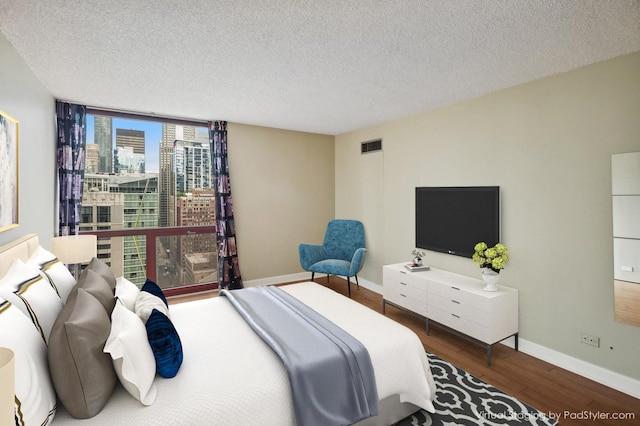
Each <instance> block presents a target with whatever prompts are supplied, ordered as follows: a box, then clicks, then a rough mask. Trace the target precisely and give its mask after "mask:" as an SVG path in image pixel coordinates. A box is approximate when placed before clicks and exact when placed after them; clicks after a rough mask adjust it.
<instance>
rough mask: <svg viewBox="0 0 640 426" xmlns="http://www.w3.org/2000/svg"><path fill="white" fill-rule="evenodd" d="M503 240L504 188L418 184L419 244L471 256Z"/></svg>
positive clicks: (417, 241)
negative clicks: (477, 246)
mask: <svg viewBox="0 0 640 426" xmlns="http://www.w3.org/2000/svg"><path fill="white" fill-rule="evenodd" d="M480 241H484V242H485V243H487V244H488V245H489V246H490V247H491V246H493V245H495V244H497V243H498V242H500V187H499V186H469V187H417V188H416V247H417V248H421V249H425V250H432V251H438V252H442V253H449V254H453V255H456V256H463V257H471V256H472V255H473V247H474V246H475V244H476V243H478V242H480Z"/></svg>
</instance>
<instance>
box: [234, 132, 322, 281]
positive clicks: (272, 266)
mask: <svg viewBox="0 0 640 426" xmlns="http://www.w3.org/2000/svg"><path fill="white" fill-rule="evenodd" d="M228 137H229V170H230V173H231V191H232V195H233V205H234V216H235V219H236V226H237V228H238V231H237V232H238V234H237V238H238V255H239V259H240V272H241V274H242V278H243V280H245V281H247V280H255V279H260V278H267V277H276V276H280V275H288V274H292V273H296V272H302V268H301V266H300V262H299V259H298V244H300V243H302V242H309V243H318V244H320V243H322V239H323V237H324V231H325V228H326V225H327V222H328V221H329V220H331V219H333V215H334V183H333V182H334V162H333V159H334V138H333V136H324V135H316V134H310V133H302V132H293V131H286V130H279V129H272V128H266V127H258V126H250V125H244V124H236V123H230V124H229V128H228Z"/></svg>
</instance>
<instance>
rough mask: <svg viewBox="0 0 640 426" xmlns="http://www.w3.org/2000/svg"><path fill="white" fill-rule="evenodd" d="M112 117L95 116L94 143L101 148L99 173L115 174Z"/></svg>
mask: <svg viewBox="0 0 640 426" xmlns="http://www.w3.org/2000/svg"><path fill="white" fill-rule="evenodd" d="M112 126H113V123H112V119H111V117H105V116H103V115H96V116H94V127H93V142H94V143H95V144H96V145H98V147H99V157H98V172H100V173H113V130H112Z"/></svg>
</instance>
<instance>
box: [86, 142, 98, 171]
mask: <svg viewBox="0 0 640 426" xmlns="http://www.w3.org/2000/svg"><path fill="white" fill-rule="evenodd" d="M84 152H85V157H84V171H85V173H98V172H100V146H99V145H97V144H95V143H89V144H87V146H86V147H85V151H84Z"/></svg>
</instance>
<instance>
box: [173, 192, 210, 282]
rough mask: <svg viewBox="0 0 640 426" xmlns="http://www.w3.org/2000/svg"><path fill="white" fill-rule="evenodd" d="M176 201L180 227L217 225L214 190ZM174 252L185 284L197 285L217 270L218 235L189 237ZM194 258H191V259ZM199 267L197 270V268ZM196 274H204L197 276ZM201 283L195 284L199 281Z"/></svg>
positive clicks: (190, 194)
mask: <svg viewBox="0 0 640 426" xmlns="http://www.w3.org/2000/svg"><path fill="white" fill-rule="evenodd" d="M175 200H176V226H205V225H214V224H215V221H216V214H215V197H214V192H213V189H196V190H193V191H192V192H189V193H186V194H181V195H180V196H178V197H176V198H175ZM176 241H177V244H176V245H175V247H174V250H175V251H176V252H177V253H176V254H177V258H178V259H179V270H180V273H181V276H180V278H181V282H183V283H184V284H197V283H198V282H200V279H202V278H204V277H205V276H209V275H211V274H212V273H213V272H215V270H216V266H217V259H216V258H215V255H214V253H215V252H216V236H215V234H195V235H186V236H183V237H181V238H179V239H178V240H176ZM189 256H191V257H189ZM196 264H197V266H196ZM195 270H199V271H200V272H198V273H195V272H194V271H195ZM196 279H197V281H194V280H196Z"/></svg>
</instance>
